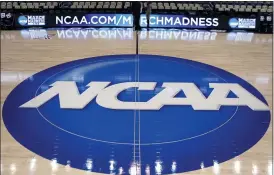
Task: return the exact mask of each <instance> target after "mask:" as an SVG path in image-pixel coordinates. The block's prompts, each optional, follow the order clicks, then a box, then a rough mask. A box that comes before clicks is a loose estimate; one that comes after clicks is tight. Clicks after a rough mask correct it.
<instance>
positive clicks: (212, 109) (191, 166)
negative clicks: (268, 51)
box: [3, 55, 271, 174]
mask: <svg viewBox="0 0 274 175" xmlns="http://www.w3.org/2000/svg"><path fill="white" fill-rule="evenodd" d="M167 68H168V69H167ZM270 118H271V117H270V111H269V107H268V104H267V102H266V100H265V99H264V97H263V96H262V95H261V93H260V92H259V91H258V90H256V89H255V88H254V87H253V86H251V85H250V84H249V83H248V82H246V81H244V80H243V79H241V78H239V77H237V76H235V75H233V74H231V73H229V72H226V71H225V70H222V69H219V68H216V67H213V66H210V65H207V64H203V63H199V62H195V61H191V60H186V59H182V58H174V57H166V56H157V55H139V58H138V59H137V58H136V55H112V56H101V57H96V58H86V59H82V60H76V61H72V62H68V63H64V64H60V65H57V66H54V67H51V68H48V69H46V70H43V71H41V72H39V73H37V74H35V75H33V76H32V77H31V78H29V79H26V80H25V81H23V82H22V83H21V84H19V85H18V86H17V87H16V88H15V89H14V90H13V91H12V92H11V93H10V94H9V96H8V97H7V99H6V101H5V103H4V106H3V121H4V123H5V126H6V127H7V129H8V131H9V132H10V134H11V135H12V136H13V137H14V138H15V139H16V140H17V141H18V142H19V143H21V144H22V145H24V146H25V147H26V148H28V149H29V150H31V151H33V152H34V153H36V154H38V155H40V156H42V157H44V158H46V159H49V160H55V161H57V162H58V163H60V164H63V165H66V164H67V162H70V166H71V167H74V168H78V169H82V170H86V171H93V172H100V173H106V174H109V173H110V174H118V173H119V170H120V169H121V168H122V169H123V170H124V172H125V173H126V174H127V173H128V172H131V171H132V167H131V166H130V165H134V163H140V165H139V166H138V167H140V171H141V173H142V174H146V171H147V170H148V168H147V167H150V168H149V171H150V174H159V173H160V174H171V173H182V172H188V171H193V170H197V169H200V168H201V164H203V167H210V166H213V164H214V163H215V162H218V163H222V162H225V161H227V160H230V159H232V158H234V157H236V156H238V155H240V154H242V153H244V152H245V151H247V150H249V149H250V148H251V147H252V146H254V145H255V144H256V143H257V142H258V141H259V140H260V139H261V138H262V137H263V135H264V134H265V133H266V131H267V129H268V127H269V124H270V120H271V119H270ZM15 121H16V122H15ZM235 144H236V145H237V147H235ZM212 145H214V146H212ZM56 146H57V147H56ZM213 147H214V148H213ZM55 148H56V149H58V150H56V149H55ZM212 149H214V152H215V153H216V154H215V155H214V156H212ZM57 153H58V154H57ZM140 157H141V158H140ZM162 165H165V166H162ZM167 165H169V166H167ZM171 167H172V168H171ZM159 171H160V172H159Z"/></svg>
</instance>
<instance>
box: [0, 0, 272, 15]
mask: <svg viewBox="0 0 274 175" xmlns="http://www.w3.org/2000/svg"><path fill="white" fill-rule="evenodd" d="M272 4H273V3H272V2H271V1H249V2H248V1H238V2H237V1H233V2H232V1H222V2H216V1H215V2H166V1H165V2H152V4H151V5H152V11H153V12H158V13H159V12H160V13H172V14H174V13H175V14H176V13H181V12H190V11H191V12H206V13H211V12H247V13H272V12H273V6H272ZM143 6H144V7H146V3H145V2H144V3H143ZM130 7H131V3H130V2H125V1H122V2H117V1H110V2H108V1H97V2H96V1H93V2H54V1H50V2H23V1H21V2H1V9H2V10H22V11H24V10H28V11H29V10H30V9H31V10H34V11H35V10H40V11H41V10H43V11H47V10H69V9H70V10H72V9H76V10H88V11H95V12H107V11H112V12H113V11H115V12H117V13H123V12H128V11H130Z"/></svg>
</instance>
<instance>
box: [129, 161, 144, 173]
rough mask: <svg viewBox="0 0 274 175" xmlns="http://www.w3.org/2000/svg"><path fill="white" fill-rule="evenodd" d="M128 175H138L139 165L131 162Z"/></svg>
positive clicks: (139, 171)
mask: <svg viewBox="0 0 274 175" xmlns="http://www.w3.org/2000/svg"><path fill="white" fill-rule="evenodd" d="M129 174H130V175H140V174H141V169H140V165H139V164H138V163H136V162H133V163H132V164H131V166H130V168H129Z"/></svg>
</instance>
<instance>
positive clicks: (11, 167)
mask: <svg viewBox="0 0 274 175" xmlns="http://www.w3.org/2000/svg"><path fill="white" fill-rule="evenodd" d="M16 170H17V168H16V164H15V163H12V164H11V165H10V173H11V174H15V173H16Z"/></svg>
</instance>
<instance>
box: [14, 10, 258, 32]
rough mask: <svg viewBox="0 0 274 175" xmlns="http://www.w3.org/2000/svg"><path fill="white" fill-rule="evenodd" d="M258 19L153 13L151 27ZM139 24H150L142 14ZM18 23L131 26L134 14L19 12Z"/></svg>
mask: <svg viewBox="0 0 274 175" xmlns="http://www.w3.org/2000/svg"><path fill="white" fill-rule="evenodd" d="M258 22H259V20H257V19H256V18H240V17H234V16H233V17H228V16H210V17H209V16H193V15H190V16H186V15H166V14H163V15H162V14H153V15H151V16H150V27H156V28H186V29H187V28H188V29H191V28H192V29H216V30H230V29H245V30H255V29H256V28H257V26H258ZM140 25H141V26H142V27H146V26H147V20H146V15H144V14H143V15H141V18H140ZM15 26H16V27H21V28H22V27H37V26H39V27H132V26H133V16H132V15H131V14H83V13H75V14H60V15H59V14H58V15H36V14H35V15H33V14H32V15H16V19H15Z"/></svg>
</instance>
